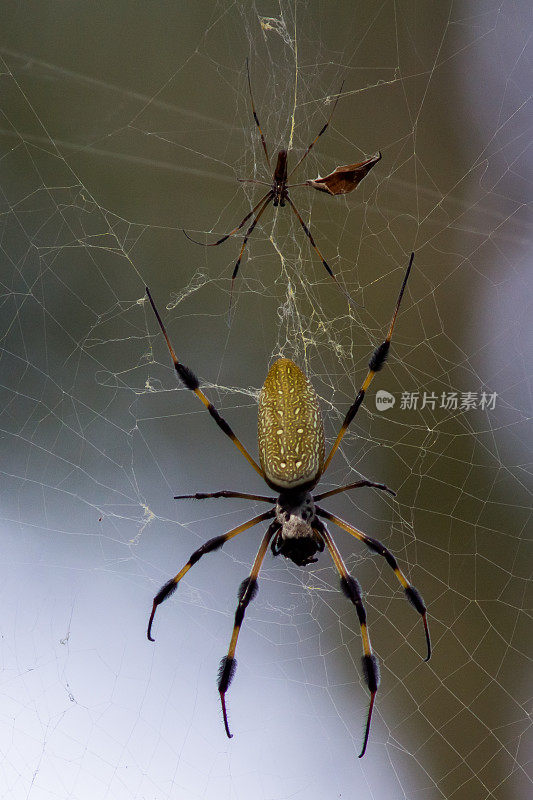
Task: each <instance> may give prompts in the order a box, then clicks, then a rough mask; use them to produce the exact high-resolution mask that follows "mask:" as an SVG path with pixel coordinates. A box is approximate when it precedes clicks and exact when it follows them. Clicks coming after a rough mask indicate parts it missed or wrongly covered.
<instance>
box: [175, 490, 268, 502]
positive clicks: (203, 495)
mask: <svg viewBox="0 0 533 800" xmlns="http://www.w3.org/2000/svg"><path fill="white" fill-rule="evenodd" d="M212 497H237V498H240V499H241V500H257V501H259V502H261V503H272V504H274V503H276V501H277V499H278V498H277V497H266V495H264V494H247V493H246V492H228V491H226V490H225V489H223V490H222V491H220V492H196V493H195V494H176V495H174V500H208V499H209V498H212Z"/></svg>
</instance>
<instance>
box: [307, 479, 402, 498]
mask: <svg viewBox="0 0 533 800" xmlns="http://www.w3.org/2000/svg"><path fill="white" fill-rule="evenodd" d="M362 486H368V487H370V488H371V489H380V490H381V491H382V492H388V493H389V494H391V495H392V496H393V497H396V492H394V491H393V490H392V489H389V487H388V486H385V484H384V483H375V482H374V481H356V482H355V483H347V484H346V486H340V487H339V488H338V489H331V490H330V491H329V492H322V494H315V495H313V500H324V498H325V497H333V495H334V494H340V493H341V492H348V491H349V490H350V489H360V488H361V487H362Z"/></svg>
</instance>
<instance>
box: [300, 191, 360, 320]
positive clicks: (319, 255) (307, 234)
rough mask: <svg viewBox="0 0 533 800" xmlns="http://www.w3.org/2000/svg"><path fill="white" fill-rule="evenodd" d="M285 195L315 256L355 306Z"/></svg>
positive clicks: (355, 304) (354, 303)
mask: <svg viewBox="0 0 533 800" xmlns="http://www.w3.org/2000/svg"><path fill="white" fill-rule="evenodd" d="M286 197H287V200H288V202H289V205H290V207H291V208H292V210H293V212H294V214H295V216H296V219H297V220H298V222H299V223H300V225H301V226H302V228H303V229H304V233H305V235H306V236H307V238H308V239H309V241H310V242H311V247H312V248H313V250H314V251H315V253H316V254H317V256H318V257H319V259H320V260H321V261H322V265H323V266H324V268H325V270H326V272H327V273H328V275H329V276H330V277H331V278H333V280H334V281H335V283H336V284H337V288H338V289H339V291H340V292H342V294H343V295H344V296H345V297H346V299H347V300H348V302H349V303H350V304H351V305H354V306H357V305H358V304H357V303H356V302H355V300H354V299H353V298H352V297H350V295H349V293H348V292H347V291H346V289H344V288H343V287H342V286H341V285H340V283H339V281H338V280H337V278H336V277H335V275H334V273H333V270H332V269H331V267H330V266H329V264H328V262H327V261H326V259H325V258H324V256H323V255H322V253H321V252H320V250H319V249H318V247H317V246H316V242H315V240H314V239H313V235H312V233H311V231H310V230H309V228H308V227H307V225H306V224H305V222H304V221H303V219H302V215H301V214H300V212H299V211H298V209H297V208H296V206H295V205H294V203H293V202H292V200H291V198H290V197H289V195H288V194H287V195H286Z"/></svg>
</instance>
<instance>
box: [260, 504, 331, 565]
mask: <svg viewBox="0 0 533 800" xmlns="http://www.w3.org/2000/svg"><path fill="white" fill-rule="evenodd" d="M276 520H277V522H278V523H279V525H280V528H279V530H278V531H277V533H276V534H275V535H274V538H273V539H272V542H271V545H270V546H271V549H272V553H273V554H274V555H275V556H277V555H282V556H285V558H289V559H290V560H291V561H294V563H295V564H297V565H298V566H299V567H305V566H307V565H308V564H311V563H313V562H314V561H318V559H317V558H313V556H314V555H315V553H316V552H322V551H323V549H324V541H323V539H322V538H321V537H320V535H318V534H317V533H316V531H315V529H314V527H313V526H315V525H316V516H315V504H314V501H313V496H312V495H311V494H309V492H305V493H304V494H302V493H300V492H298V491H297V490H296V492H295V493H294V494H293V493H290V492H286V493H285V494H282V495H280V496H279V497H278V502H277V503H276Z"/></svg>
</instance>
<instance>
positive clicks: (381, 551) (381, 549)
mask: <svg viewBox="0 0 533 800" xmlns="http://www.w3.org/2000/svg"><path fill="white" fill-rule="evenodd" d="M316 513H317V514H318V515H319V516H320V517H324V518H325V519H329V520H330V522H334V523H335V525H338V526H339V528H342V530H343V531H346V533H349V534H351V535H352V536H354V537H355V538H356V539H359V541H360V542H363V544H366V546H367V547H368V548H370V550H372V552H374V553H378V555H380V556H383V558H384V559H385V561H386V562H387V564H388V565H389V567H390V568H391V569H392V570H393V572H394V574H395V575H396V577H397V578H398V580H399V581H400V583H401V585H402V587H403V590H404V592H405V596H406V597H407V599H408V600H409V602H410V603H411V605H412V606H413V607H414V608H415V609H416V610H417V611H418V613H419V614H420V616H421V617H422V621H423V623H424V631H425V634H426V645H427V656H426V658H425V659H424V661H429V659H430V658H431V637H430V635H429V626H428V621H427V614H426V612H427V609H426V604H425V603H424V601H423V599H422V595H421V594H420V592H419V591H418V589H416V588H415V587H414V586H413V585H412V584H411V583H409V581H408V580H407V578H406V577H405V575H404V574H403V572H402V571H401V569H400V568H399V566H398V562H397V561H396V559H395V557H394V556H393V555H392V553H391V552H390V550H387V548H386V547H385V545H384V544H381V542H378V540H377V539H372V538H371V537H370V536H367V535H366V533H362V532H361V531H358V530H357V528H354V527H353V525H350V524H349V523H348V522H346V521H345V520H343V519H341V518H340V517H337V516H335V514H330V512H329V511H326V510H325V509H324V508H320V507H318V506H317V507H316Z"/></svg>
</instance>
